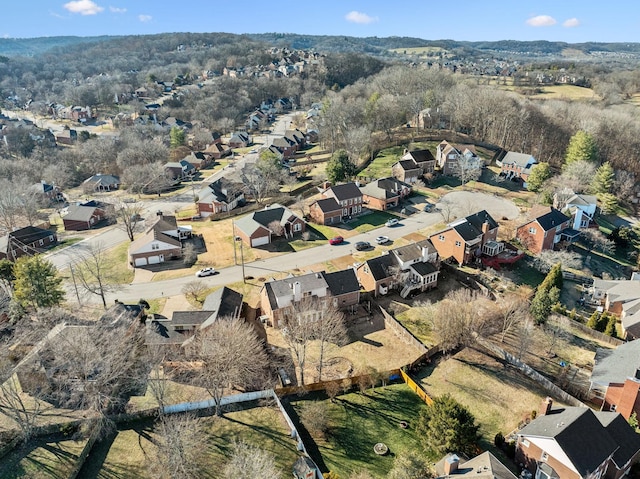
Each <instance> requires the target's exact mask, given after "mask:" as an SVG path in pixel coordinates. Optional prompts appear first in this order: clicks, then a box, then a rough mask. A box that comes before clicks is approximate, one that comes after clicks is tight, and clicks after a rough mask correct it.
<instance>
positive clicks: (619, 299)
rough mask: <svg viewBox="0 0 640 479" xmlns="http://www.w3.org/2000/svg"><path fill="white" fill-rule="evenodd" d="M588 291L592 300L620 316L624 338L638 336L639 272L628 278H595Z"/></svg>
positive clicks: (639, 333) (639, 313)
mask: <svg viewBox="0 0 640 479" xmlns="http://www.w3.org/2000/svg"><path fill="white" fill-rule="evenodd" d="M590 293H591V299H592V300H593V301H599V302H600V303H601V304H602V306H603V309H604V310H605V311H608V312H610V313H613V314H615V315H616V316H618V317H619V318H620V322H621V323H622V331H623V333H624V337H625V339H627V340H631V339H636V338H640V273H633V275H632V276H631V279H630V280H629V279H621V280H603V279H599V278H595V279H594V281H593V285H592V286H591V288H590ZM638 366H640V364H639V365H638Z"/></svg>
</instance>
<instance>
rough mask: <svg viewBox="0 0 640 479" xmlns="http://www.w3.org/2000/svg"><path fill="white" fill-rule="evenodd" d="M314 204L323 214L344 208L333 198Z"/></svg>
mask: <svg viewBox="0 0 640 479" xmlns="http://www.w3.org/2000/svg"><path fill="white" fill-rule="evenodd" d="M313 204H317V205H318V208H320V210H321V211H322V212H323V213H331V212H333V211H341V210H342V207H341V206H340V205H339V204H338V202H337V201H336V199H335V198H334V197H333V196H332V197H331V198H322V199H319V200H316V201H314V203H313Z"/></svg>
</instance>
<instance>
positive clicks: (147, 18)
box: [138, 15, 153, 23]
mask: <svg viewBox="0 0 640 479" xmlns="http://www.w3.org/2000/svg"><path fill="white" fill-rule="evenodd" d="M152 18H153V17H152V16H151V15H138V20H140V21H141V22H143V23H146V22H150V21H151V19H152Z"/></svg>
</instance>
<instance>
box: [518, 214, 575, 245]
mask: <svg viewBox="0 0 640 479" xmlns="http://www.w3.org/2000/svg"><path fill="white" fill-rule="evenodd" d="M531 215H532V219H530V220H529V221H527V222H526V223H524V224H523V225H521V226H518V228H517V229H516V238H517V239H518V240H519V241H520V242H521V243H522V245H523V246H524V247H526V248H527V249H528V250H529V251H531V252H532V253H535V254H538V253H540V252H541V251H543V250H552V249H554V248H555V246H556V244H558V243H560V242H561V241H566V242H569V243H570V242H572V241H574V240H575V239H576V238H577V237H578V236H579V235H580V232H579V231H577V230H574V229H573V228H572V227H571V225H572V220H571V218H570V217H569V216H567V215H565V214H564V213H562V212H561V211H559V210H557V209H555V208H553V207H552V206H549V207H540V208H534V209H532V210H531Z"/></svg>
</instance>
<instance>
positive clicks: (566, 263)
mask: <svg viewBox="0 0 640 479" xmlns="http://www.w3.org/2000/svg"><path fill="white" fill-rule="evenodd" d="M558 263H561V264H562V267H563V268H573V269H579V268H581V267H582V257H581V256H580V254H578V253H575V252H573V251H566V250H564V251H562V250H559V251H554V250H544V251H541V252H540V253H538V254H537V255H536V256H535V257H534V258H533V259H532V261H531V264H532V265H533V267H534V268H535V269H537V270H538V271H540V272H541V273H545V274H546V273H548V272H549V271H551V268H553V267H554V266H555V265H556V264H558Z"/></svg>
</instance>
